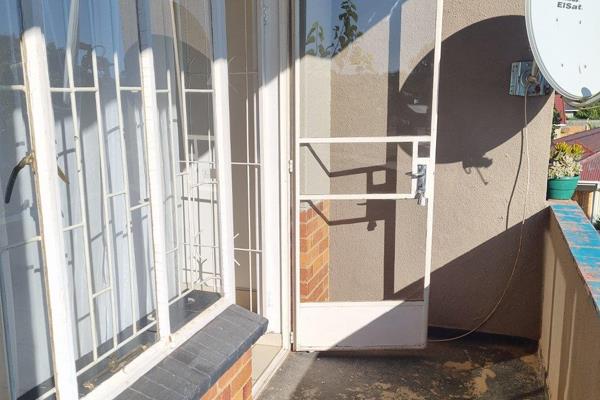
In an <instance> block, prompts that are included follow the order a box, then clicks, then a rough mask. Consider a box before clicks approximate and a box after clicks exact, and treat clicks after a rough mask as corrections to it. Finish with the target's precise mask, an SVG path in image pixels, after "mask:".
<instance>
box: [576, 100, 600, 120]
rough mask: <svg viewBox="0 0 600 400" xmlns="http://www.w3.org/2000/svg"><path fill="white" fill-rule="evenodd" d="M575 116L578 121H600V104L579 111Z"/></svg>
mask: <svg viewBox="0 0 600 400" xmlns="http://www.w3.org/2000/svg"><path fill="white" fill-rule="evenodd" d="M574 116H575V118H577V119H593V120H597V119H600V103H595V104H592V105H591V106H589V107H585V108H582V109H580V110H577V111H576V112H575V115H574Z"/></svg>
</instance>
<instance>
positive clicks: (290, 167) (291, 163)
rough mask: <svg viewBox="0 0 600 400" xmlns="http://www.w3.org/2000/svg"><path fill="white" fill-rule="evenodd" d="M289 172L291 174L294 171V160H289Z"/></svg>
mask: <svg viewBox="0 0 600 400" xmlns="http://www.w3.org/2000/svg"><path fill="white" fill-rule="evenodd" d="M288 172H289V173H290V174H293V173H294V160H288Z"/></svg>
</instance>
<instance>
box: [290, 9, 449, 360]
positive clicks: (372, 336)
mask: <svg viewBox="0 0 600 400" xmlns="http://www.w3.org/2000/svg"><path fill="white" fill-rule="evenodd" d="M441 10H442V5H441V1H437V0H425V1H422V0H404V1H396V0H393V1H392V0H383V1H376V2H373V1H367V0H343V1H341V0H330V1H321V0H302V1H297V2H296V10H295V17H294V22H295V25H296V28H295V34H296V45H295V93H296V100H295V103H296V111H295V116H296V118H295V120H296V127H295V131H296V134H295V140H296V147H295V172H296V185H295V187H296V190H295V192H296V204H295V215H296V224H295V226H296V230H295V232H296V235H295V239H296V246H295V249H296V251H295V254H296V268H295V272H296V279H295V292H296V296H295V297H296V298H295V300H296V318H295V327H294V331H295V346H296V349H298V350H328V349H342V350H343V349H363V348H411V347H423V346H425V344H426V339H427V307H428V298H429V296H428V293H429V275H430V269H431V243H432V215H433V188H434V185H433V184H434V180H433V178H434V168H435V149H436V129H437V90H438V89H437V88H438V76H439V58H440V50H439V49H440V35H441Z"/></svg>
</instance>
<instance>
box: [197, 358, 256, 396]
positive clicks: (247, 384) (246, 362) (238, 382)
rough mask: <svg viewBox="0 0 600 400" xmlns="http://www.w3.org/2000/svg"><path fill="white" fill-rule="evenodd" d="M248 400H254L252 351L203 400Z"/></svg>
mask: <svg viewBox="0 0 600 400" xmlns="http://www.w3.org/2000/svg"><path fill="white" fill-rule="evenodd" d="M248 399H252V349H250V350H248V351H247V352H246V353H245V354H244V355H243V356H242V357H241V358H240V359H239V360H237V361H236V362H235V364H233V366H232V367H231V368H229V370H227V372H225V374H223V376H221V378H219V380H218V381H217V383H215V384H214V385H213V386H212V387H211V388H210V389H209V390H208V392H206V394H205V395H204V396H202V399H201V400H248Z"/></svg>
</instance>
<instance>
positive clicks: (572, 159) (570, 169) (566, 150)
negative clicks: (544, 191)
mask: <svg viewBox="0 0 600 400" xmlns="http://www.w3.org/2000/svg"><path fill="white" fill-rule="evenodd" d="M582 155H583V147H582V146H581V145H579V144H568V143H564V142H561V143H556V144H555V145H554V147H552V150H551V151H550V162H549V165H548V199H556V200H569V199H570V198H572V197H573V194H574V193H575V189H576V188H577V183H578V182H579V173H580V172H581V164H580V163H579V160H581V156H582Z"/></svg>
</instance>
